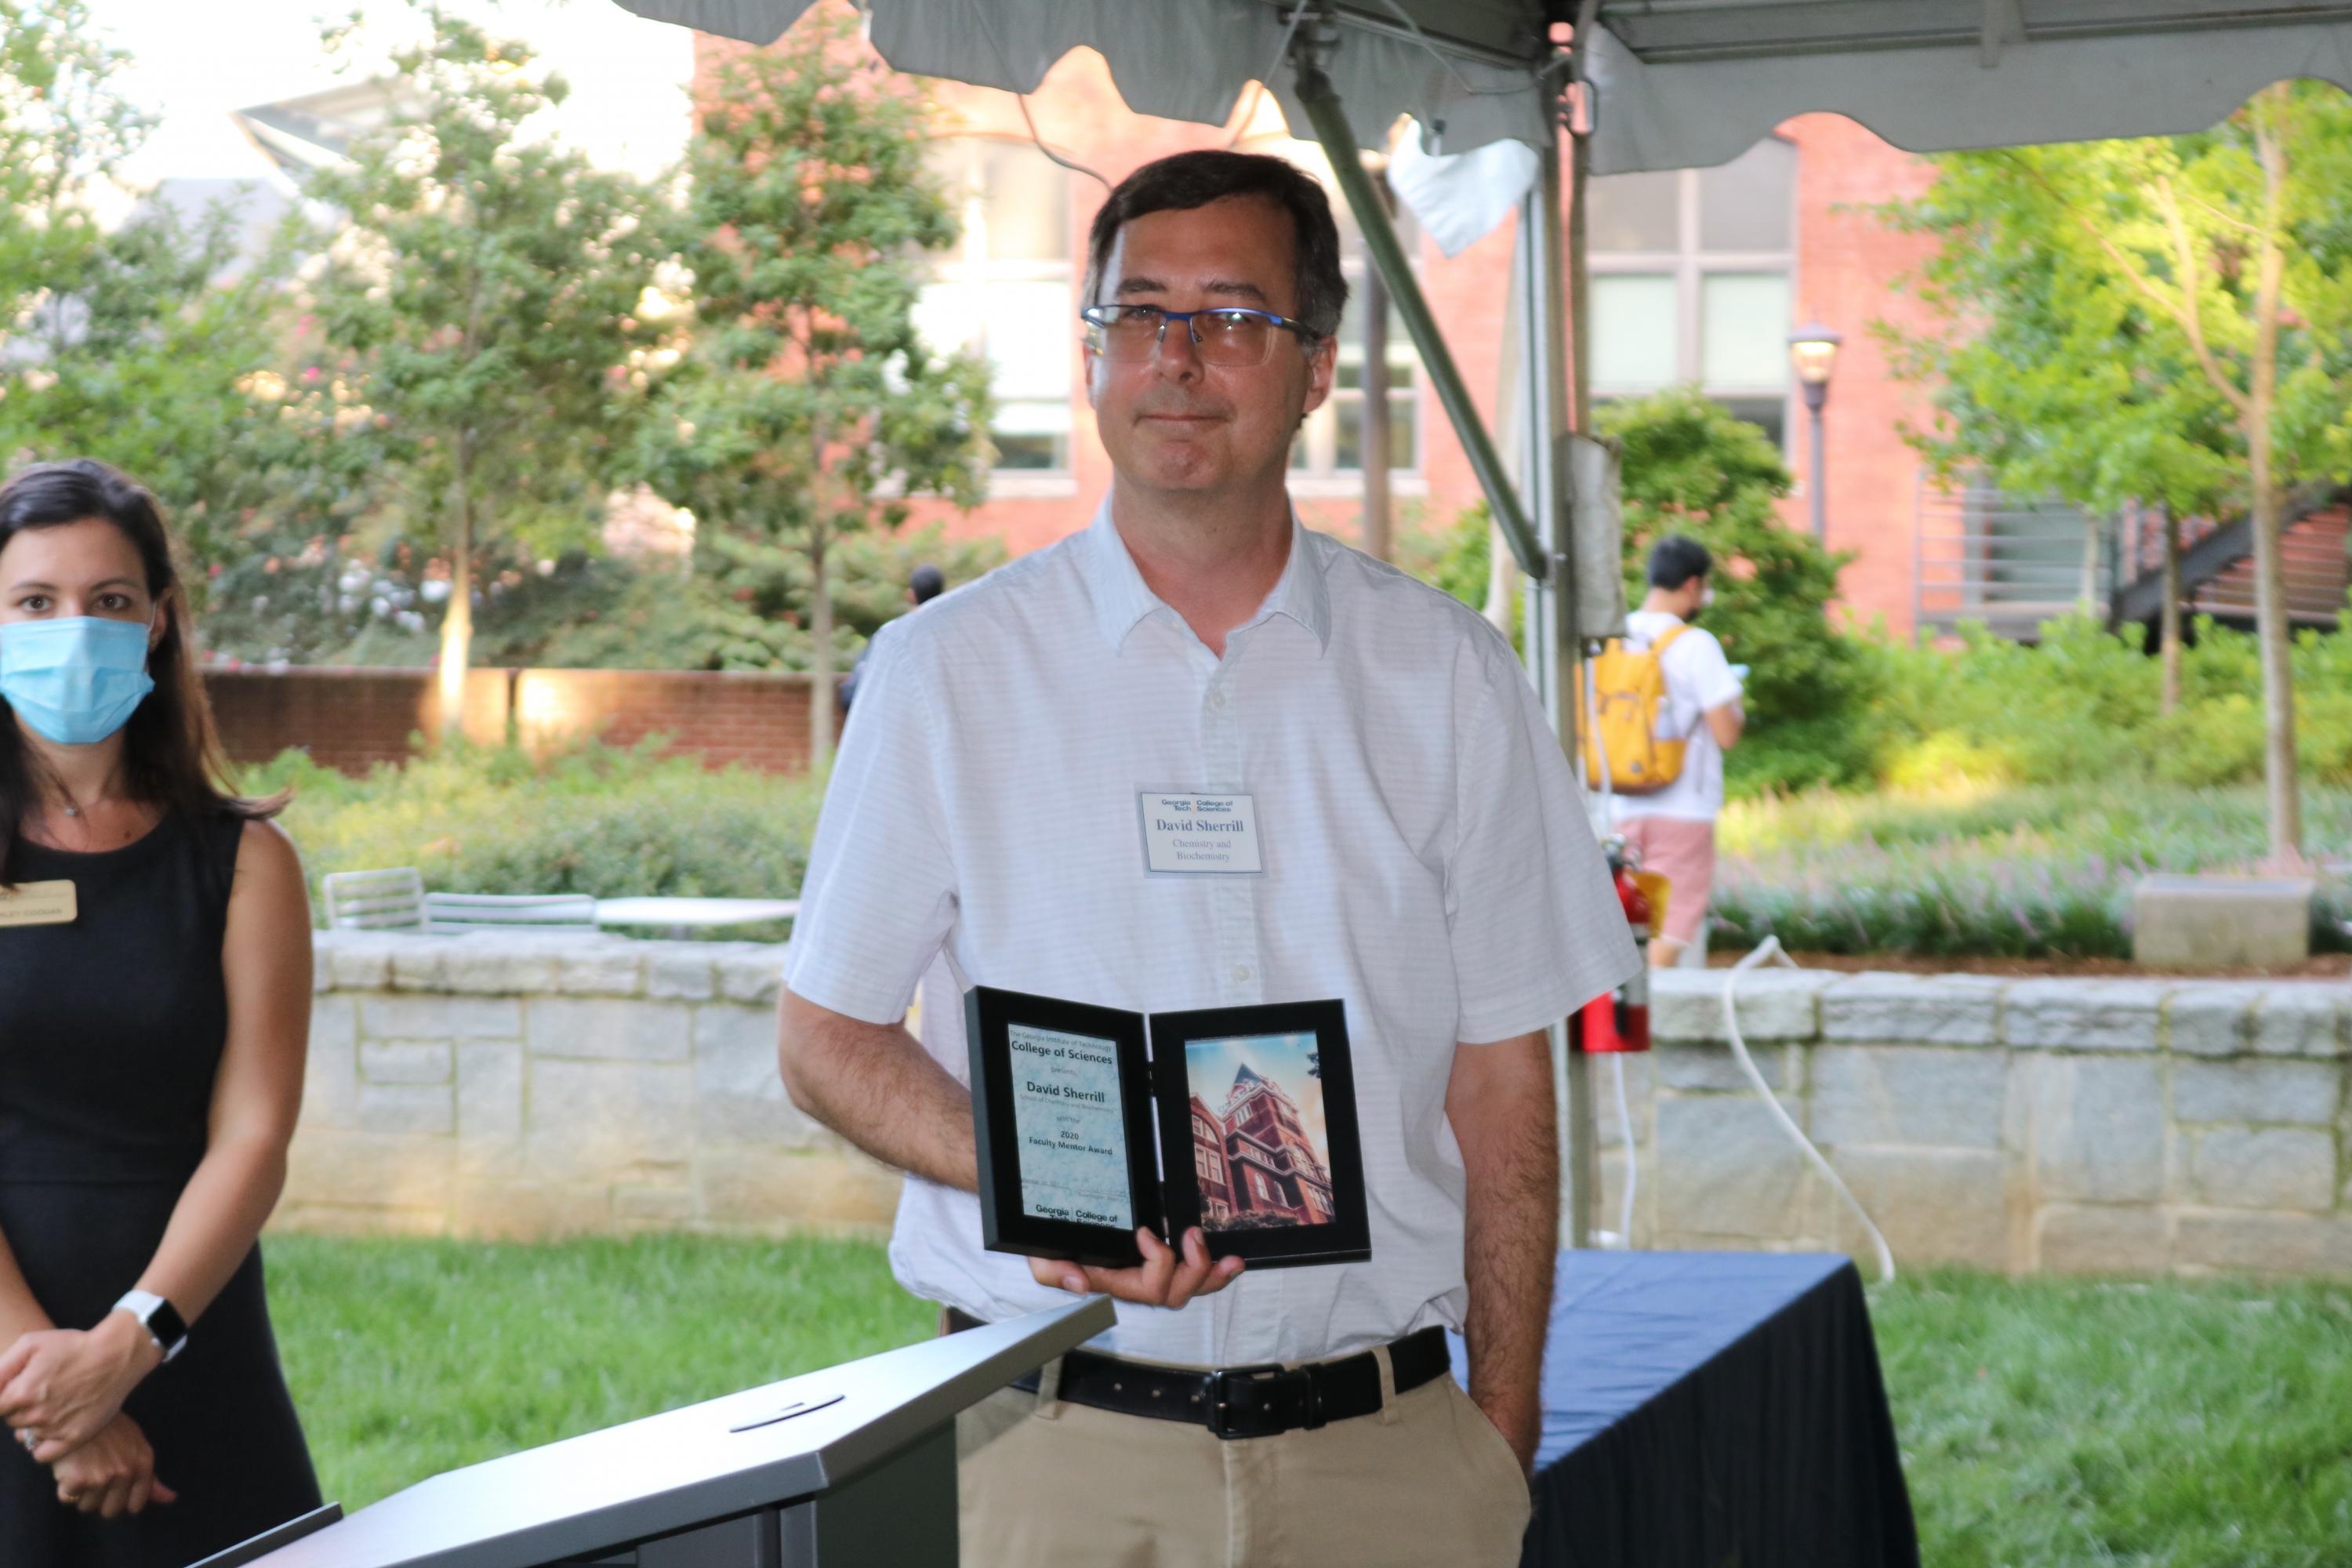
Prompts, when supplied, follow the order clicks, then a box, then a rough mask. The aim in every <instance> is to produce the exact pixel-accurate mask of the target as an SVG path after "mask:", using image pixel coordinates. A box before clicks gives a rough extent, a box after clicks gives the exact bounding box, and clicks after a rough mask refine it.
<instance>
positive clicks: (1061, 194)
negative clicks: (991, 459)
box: [915, 137, 1077, 473]
mask: <svg viewBox="0 0 2352 1568" xmlns="http://www.w3.org/2000/svg"><path fill="white" fill-rule="evenodd" d="M934 167H935V168H936V169H937V170H938V172H939V174H940V177H941V180H942V181H943V183H944V184H945V185H946V187H947V190H948V194H949V196H950V199H951V200H953V201H954V202H955V203H956V205H957V208H958V212H959V216H961V221H962V224H963V234H962V237H961V240H960V241H959V242H958V244H957V247H956V248H955V250H954V251H953V252H952V253H950V255H949V256H948V257H946V258H942V259H941V260H940V261H939V262H938V263H936V264H935V266H934V268H933V273H932V281H931V282H929V283H928V284H926V285H925V286H924V288H923V290H922V294H921V297H920V299H919V302H918V303H917V305H916V307H915V310H916V324H917V326H918V328H919V330H920V331H921V332H922V334H923V340H924V341H925V342H928V343H929V344H930V345H931V346H932V347H933V348H934V349H937V350H940V351H942V352H952V351H954V350H956V349H966V348H968V349H970V350H971V351H972V352H973V353H978V354H981V355H982V356H983V357H985V358H986V359H987V361H988V363H989V365H990V368H991V369H992V371H993V372H994V373H995V374H994V375H993V376H992V387H993V390H994V392H995V395H996V416H995V418H994V420H993V421H992V423H991V424H990V426H989V437H990V438H991V440H992V442H993V443H994V444H995V447H996V467H997V468H998V469H999V470H1004V469H1018V470H1023V471H1029V472H1040V471H1042V472H1050V473H1062V472H1066V471H1067V470H1068V468H1069V466H1070V400H1071V395H1072V392H1073V390H1074V385H1075V379H1076V372H1075V369H1074V363H1075V356H1076V352H1077V350H1076V342H1077V324H1076V323H1077V315H1076V311H1077V306H1076V303H1075V302H1074V301H1075V299H1076V293H1075V289H1074V288H1073V285H1072V281H1071V270H1072V269H1071V264H1070V251H1071V237H1070V185H1069V180H1070V176H1069V173H1068V171H1066V170H1065V169H1062V168H1059V167H1057V166H1056V165H1055V163H1053V162H1051V161H1050V160H1049V159H1047V158H1046V156H1045V154H1044V153H1040V152H1039V151H1037V149H1036V148H1035V147H1034V146H1032V145H1031V144H1030V143H1028V142H1000V141H994V140H991V139H987V138H982V137H961V138H954V139H950V140H949V141H945V142H940V144H939V147H938V150H937V152H936V153H935V154H934Z"/></svg>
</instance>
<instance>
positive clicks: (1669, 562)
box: [1650, 533, 1715, 593]
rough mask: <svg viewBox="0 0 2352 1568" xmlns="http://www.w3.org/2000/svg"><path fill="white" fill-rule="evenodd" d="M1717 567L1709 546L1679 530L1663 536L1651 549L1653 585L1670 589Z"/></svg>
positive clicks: (1668, 590)
mask: <svg viewBox="0 0 2352 1568" xmlns="http://www.w3.org/2000/svg"><path fill="white" fill-rule="evenodd" d="M1714 569H1715V557H1714V556H1712V555H1709V554H1708V553H1707V552H1706V545H1704V544H1701V543H1700V542H1698V541H1697V540H1696V539H1685V538H1684V537H1683V536H1682V535H1681V534H1678V533H1677V534H1673V535H1670V536H1669V537H1667V538H1664V539H1661V540H1660V541H1658V542H1657V543H1656V544H1655V545H1654V546H1653V547H1652V549H1651V551H1650V586H1651V587H1653V588H1664V589H1665V590H1666V591H1667V592H1668V593H1672V592H1674V590H1675V589H1676V588H1679V587H1681V586H1682V585H1683V584H1685V583H1687V582H1689V581H1690V580H1691V579H1692V578H1694V577H1704V576H1706V574H1708V573H1709V572H1711V571H1713V570H1714Z"/></svg>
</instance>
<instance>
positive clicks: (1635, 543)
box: [1599, 387, 1875, 792]
mask: <svg viewBox="0 0 2352 1568" xmlns="http://www.w3.org/2000/svg"><path fill="white" fill-rule="evenodd" d="M1599 424H1600V429H1601V435H1603V436H1605V437H1612V438H1613V439H1615V440H1616V441H1618V442H1620V443H1621V444H1622V446H1623V447H1624V481H1623V497H1624V511H1625V532H1624V549H1625V586H1626V598H1627V603H1629V604H1635V605H1638V604H1640V603H1641V601H1642V595H1643V593H1645V592H1646V591H1647V588H1648V583H1647V572H1648V567H1649V555H1650V548H1651V546H1652V545H1654V544H1655V543H1656V542H1658V541H1659V540H1660V539H1663V538H1664V537H1666V536H1667V535H1669V534H1681V535H1683V536H1685V537H1686V538H1690V539H1695V540H1696V541H1697V542H1699V543H1701V544H1703V545H1705V546H1706V549H1707V552H1708V553H1709V554H1710V555H1712V556H1713V557H1714V558H1715V571H1714V573H1713V574H1712V575H1711V576H1710V578H1709V580H1708V581H1709V584H1710V585H1711V586H1712V587H1713V588H1714V590H1715V603H1714V605H1712V606H1710V607H1709V608H1708V610H1707V612H1706V627H1707V629H1708V630H1710V631H1712V632H1714V633H1715V634H1716V636H1717V637H1719V638H1721V639H1722V642H1723V647H1724V652H1725V653H1726V654H1727V656H1728V657H1729V658H1730V659H1731V661H1732V662H1733V663H1735V664H1745V665H1747V666H1748V681H1747V688H1748V689H1747V696H1746V698H1745V700H1744V706H1745V707H1746V710H1747V713H1748V732H1747V735H1746V737H1745V738H1744V739H1743V740H1742V742H1741V743H1740V745H1739V746H1738V748H1737V749H1736V750H1734V751H1733V752H1731V753H1730V754H1729V755H1728V756H1727V757H1726V758H1725V759H1724V764H1725V770H1726V773H1727V782H1729V783H1731V784H1735V785H1736V786H1738V787H1739V788H1740V789H1742V790H1743V791H1746V792H1755V791H1759V790H1769V789H1799V788H1803V787H1805V786H1807V785H1810V784H1848V783H1853V782H1855V781H1858V780H1863V779H1866V778H1868V777H1869V776H1870V775H1871V772H1872V769H1873V767H1874V762H1875V758H1874V755H1873V752H1874V745H1873V739H1872V735H1871V732H1870V730H1869V727H1868V725H1867V723H1866V713H1865V710H1866V708H1867V703H1868V697H1869V691H1868V686H1869V668H1868V666H1867V665H1866V663H1865V661H1864V659H1863V658H1861V657H1860V650H1858V649H1857V648H1856V647H1855V646H1854V644H1853V641H1852V639H1850V638H1848V637H1844V636H1843V635H1842V634H1841V633H1840V632H1839V631H1838V630H1837V629H1836V628H1835V627H1834V626H1832V625H1831V624H1830V621H1829V617H1828V615H1827V606H1828V604H1829V600H1830V598H1831V596H1832V595H1834V594H1835V593H1836V592H1837V579H1838V573H1839V571H1840V570H1841V569H1842V568H1843V566H1844V565H1845V563H1847V562H1848V561H1850V560H1852V559H1853V557H1852V556H1851V555H1848V554H1843V553H1839V554H1832V553H1831V552H1828V551H1826V550H1824V549H1822V546H1821V545H1820V544H1819V543H1818V542H1816V541H1815V540H1814V539H1813V537H1812V536H1811V534H1808V533H1805V532H1803V531H1800V530H1797V529H1794V528H1790V527H1788V526H1786V525H1785V524H1784V523H1783V522H1782V521H1781V520H1780V510H1779V507H1778V504H1777V503H1778V502H1779V501H1780V498H1781V497H1783V496H1785V495H1787V494H1788V493H1789V489H1790V478H1789V470H1788V468H1787V466H1786V465H1784V464H1783V463H1782V462H1781V460H1780V452H1779V451H1778V450H1776V449H1775V448H1774V447H1773V446H1772V443H1771V442H1770V441H1769V440H1768V439H1767V438H1766V437H1765V436H1764V434H1763V432H1762V431H1760V430H1759V429H1757V428H1756V426H1753V425H1749V424H1747V423H1745V422H1744V421H1741V420H1739V419H1737V418H1734V417H1733V416H1731V415H1730V414H1729V413H1728V412H1727V411H1726V410H1725V409H1724V407H1723V406H1722V405H1720V404H1718V403H1716V402H1714V401H1713V400H1712V399H1709V398H1707V397H1705V396H1703V395H1700V394H1699V392H1698V391H1697V390H1696V388H1692V387H1675V388H1671V389H1669V390H1667V391H1665V392H1661V393H1658V394H1656V395H1654V396H1650V397H1643V398H1633V399H1628V400H1626V401H1623V402H1620V403H1612V404H1611V405H1608V406H1607V407H1605V408H1603V409H1601V416H1600V421H1599Z"/></svg>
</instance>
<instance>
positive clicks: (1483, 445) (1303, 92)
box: [1297, 53, 1549, 581]
mask: <svg viewBox="0 0 2352 1568" xmlns="http://www.w3.org/2000/svg"><path fill="white" fill-rule="evenodd" d="M1297 91H1298V101H1299V102H1300V104H1301V105H1303V106H1304V107H1305V108H1306V110H1307V121H1309V123H1311V124H1312V125H1313V126H1314V129H1315V139H1316V140H1317V141H1318V142H1321V143H1322V144H1323V151H1324V153H1325V154H1326V155H1327V156H1328V157H1329V159H1330V160H1331V174H1332V177H1333V178H1335V179H1337V180H1338V181H1339V190H1340V193H1341V194H1342V195H1345V196H1346V197H1347V198H1348V208H1349V211H1350V212H1352V213H1354V214H1355V215H1356V226H1357V228H1358V229H1359V230H1360V231H1361V232H1362V234H1363V237H1364V248H1365V249H1366V250H1368V251H1370V253H1371V258H1372V265H1373V266H1374V267H1376V268H1379V269H1380V274H1381V282H1383V283H1385V284H1386V285H1388V291H1389V298H1390V300H1391V301H1393V302H1394V304H1395V306H1396V310H1397V314H1398V315H1400V316H1402V317H1403V318H1404V324H1405V331H1407V332H1409V333H1411V334H1412V346H1413V348H1414V349H1415V350H1416V351H1418V352H1419V353H1420V355H1421V365H1422V369H1423V372H1424V373H1425V374H1427V375H1428V377H1429V384H1430V385H1431V386H1433V387H1434V388H1435V389H1436V392H1437V400H1438V402H1440V403H1441V404H1443V405H1444V407H1445V416H1446V418H1447V419H1449V420H1451V421H1452V422H1453V425H1454V435H1455V436H1456V437H1459V438H1460V440H1461V442H1462V450H1463V453H1464V455H1465V456H1466V457H1467V458H1469V459H1470V468H1471V471H1472V472H1473V473H1475V474H1476V475H1477V476H1478V488H1479V489H1482V490H1484V491H1485V492H1486V504H1487V505H1488V506H1489V507H1491V508H1492V509H1493V510H1494V513H1495V521H1497V522H1499V523H1500V524H1502V527H1503V537H1504V538H1506V539H1507V540H1509V541H1510V544H1511V553H1512V554H1514V555H1516V556H1517V557H1518V561H1519V569H1520V570H1521V571H1523V572H1525V573H1527V574H1528V576H1530V577H1533V578H1536V579H1538V581H1541V580H1542V579H1543V578H1545V577H1546V576H1548V575H1549V561H1548V559H1547V558H1546V556H1545V555H1544V553H1543V551H1542V550H1541V548H1540V546H1539V545H1538V542H1537V538H1536V531H1535V530H1534V529H1533V528H1532V527H1530V526H1529V524H1528V514H1527V510H1526V509H1525V508H1523V507H1522V506H1521V505H1520V504H1519V496H1518V492H1517V490H1516V489H1513V488H1512V485H1511V479H1510V475H1509V474H1508V473H1507V472H1506V471H1505V470H1504V468H1503V459H1502V456H1501V454H1499V453H1497V452H1496V450H1495V443H1494V440H1493V438H1492V437H1489V436H1488V435H1487V434H1486V425H1485V423H1484V422H1482V421H1481V420H1480V419H1479V417H1478V407H1477V405H1476V404H1475V403H1473V402H1471V401H1470V389H1469V387H1468V386H1466V385H1465V384H1464V383H1463V380H1462V373H1461V372H1460V371H1459V370H1457V369H1456V368H1455V367H1454V354H1453V352H1452V351H1451V350H1449V349H1448V348H1447V347H1446V346H1445V337H1444V333H1443V332H1441V331H1438V327H1437V317H1436V316H1435V315H1434V314H1433V313H1432V312H1431V310H1430V308H1429V301H1428V300H1426V299H1424V298H1423V295H1422V292H1421V279H1418V278H1416V277H1415V276H1414V275H1413V270H1412V262H1411V261H1410V260H1409V259H1408V258H1406V256H1405V253H1404V246H1403V245H1402V243H1401V242H1400V241H1399V240H1398V239H1397V235H1396V228H1395V226H1394V225H1392V224H1391V223H1390V222H1389V214H1388V206H1387V205H1386V204H1385V203H1383V202H1382V201H1381V198H1380V193H1379V192H1378V191H1377V190H1375V189H1374V188H1373V185H1372V177H1371V175H1370V174H1367V173H1365V171H1364V161H1363V157H1362V155H1361V154H1360V153H1359V152H1358V151H1357V148H1356V137H1355V132H1352V131H1350V130H1349V129H1348V117H1347V115H1346V114H1345V113H1344V112H1343V111H1342V110H1341V108H1340V105H1339V94H1338V93H1337V92H1336V91H1334V90H1333V89H1332V87H1331V80H1330V79H1329V78H1328V77H1327V76H1325V75H1324V74H1323V72H1322V70H1321V69H1320V68H1318V67H1317V66H1316V65H1315V64H1314V63H1313V62H1312V60H1311V59H1310V58H1307V56H1306V55H1305V54H1304V53H1301V54H1300V55H1299V56H1298V57H1297Z"/></svg>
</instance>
